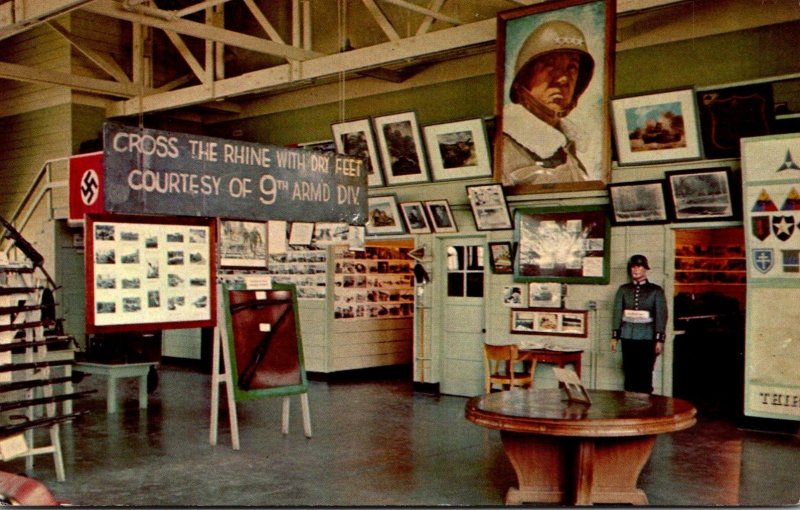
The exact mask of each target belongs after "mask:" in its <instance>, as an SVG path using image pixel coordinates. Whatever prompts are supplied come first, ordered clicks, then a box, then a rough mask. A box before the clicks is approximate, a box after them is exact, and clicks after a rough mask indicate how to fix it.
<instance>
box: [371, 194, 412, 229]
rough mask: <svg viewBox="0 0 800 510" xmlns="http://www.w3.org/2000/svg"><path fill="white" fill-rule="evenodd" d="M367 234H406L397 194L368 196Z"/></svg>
mask: <svg viewBox="0 0 800 510" xmlns="http://www.w3.org/2000/svg"><path fill="white" fill-rule="evenodd" d="M366 227H367V235H371V236H372V235H389V234H404V233H405V227H404V226H403V220H402V219H400V209H399V208H398V206H397V196H396V195H381V196H376V197H369V198H367V224H366Z"/></svg>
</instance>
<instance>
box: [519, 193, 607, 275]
mask: <svg viewBox="0 0 800 510" xmlns="http://www.w3.org/2000/svg"><path fill="white" fill-rule="evenodd" d="M514 223H515V224H516V230H515V231H514V239H515V241H516V242H517V254H516V256H515V257H514V281H515V282H532V281H539V282H547V281H551V282H562V283H599V284H605V283H608V281H609V278H610V273H609V267H610V261H609V254H610V244H611V243H610V241H611V225H610V222H609V219H608V215H607V212H606V209H605V208H604V207H603V206H593V205H592V206H570V207H541V208H530V209H517V210H516V218H515V220H514Z"/></svg>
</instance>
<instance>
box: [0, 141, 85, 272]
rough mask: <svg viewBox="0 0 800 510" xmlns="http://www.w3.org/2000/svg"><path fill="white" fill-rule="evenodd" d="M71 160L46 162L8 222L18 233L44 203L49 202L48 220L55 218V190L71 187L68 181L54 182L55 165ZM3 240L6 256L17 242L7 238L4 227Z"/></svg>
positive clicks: (60, 159) (0, 240)
mask: <svg viewBox="0 0 800 510" xmlns="http://www.w3.org/2000/svg"><path fill="white" fill-rule="evenodd" d="M65 160H69V157H66V158H56V159H49V160H47V161H45V162H44V164H43V165H42V168H41V169H40V170H39V173H38V174H37V175H36V177H35V178H34V179H33V182H32V183H31V185H30V187H29V188H28V191H27V192H26V193H25V195H24V196H23V197H22V200H20V202H19V205H18V206H17V208H16V209H15V210H14V213H13V214H12V215H11V217H10V218H7V219H6V220H7V221H8V222H9V223H10V224H11V225H13V226H14V228H15V229H16V230H17V231H18V232H23V231H24V230H25V227H26V226H27V225H28V222H29V221H30V219H31V217H32V216H33V214H34V213H35V212H36V211H37V210H38V209H39V206H40V205H41V203H42V202H43V201H45V200H46V201H47V219H48V220H51V219H53V218H54V217H55V214H54V212H53V211H54V208H53V196H52V193H53V190H54V189H59V188H66V187H68V186H69V181H68V180H61V181H54V180H53V164H54V163H56V162H60V161H65ZM2 232H3V235H2V238H1V239H0V246H2V248H1V249H0V251H2V252H3V253H4V254H5V255H6V256H8V254H9V253H10V252H11V250H12V249H13V248H14V245H15V242H14V240H13V239H12V238H9V237H8V236H7V234H8V231H7V229H6V228H5V227H2Z"/></svg>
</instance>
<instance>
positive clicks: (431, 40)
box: [106, 18, 497, 117]
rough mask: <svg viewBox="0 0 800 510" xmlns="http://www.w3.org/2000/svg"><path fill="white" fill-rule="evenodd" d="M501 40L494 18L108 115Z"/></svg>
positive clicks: (153, 99) (117, 106)
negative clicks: (496, 39)
mask: <svg viewBox="0 0 800 510" xmlns="http://www.w3.org/2000/svg"><path fill="white" fill-rule="evenodd" d="M496 36H497V23H496V20H495V19H494V18H491V19H487V20H482V21H476V22H474V23H469V24H466V25H461V26H458V27H453V28H449V29H445V30H439V31H436V32H432V33H429V34H424V35H420V36H415V37H410V38H407V39H401V40H400V41H391V42H387V43H383V44H378V45H374V46H368V47H366V48H359V49H354V50H351V51H347V52H344V53H337V54H335V55H327V56H324V57H319V58H315V59H311V60H307V61H305V62H302V63H301V64H300V65H299V68H297V69H294V70H293V69H292V66H291V65H289V64H282V65H279V66H275V67H270V68H267V69H262V70H259V71H254V72H251V73H247V74H244V75H241V76H236V77H232V78H226V79H224V80H217V81H216V82H214V83H213V87H212V89H211V90H210V89H209V87H208V86H206V85H197V86H191V87H186V88H183V89H180V90H172V91H168V92H163V93H157V94H151V95H148V96H145V97H143V98H141V99H139V98H137V99H135V100H130V101H118V102H116V103H114V104H112V105H111V106H110V107H109V108H108V109H107V111H106V113H107V115H108V116H110V117H119V116H125V115H135V114H139V113H148V112H153V111H162V110H168V109H173V108H180V107H185V106H191V105H196V104H200V103H205V102H209V101H215V100H217V99H222V98H226V97H234V96H238V95H245V94H251V93H263V92H269V91H275V90H280V89H285V88H288V87H290V86H300V85H303V84H311V83H312V82H314V81H315V80H318V79H322V78H330V77H332V76H333V77H335V76H338V74H339V73H348V72H360V71H363V70H369V69H374V68H377V67H382V66H386V65H390V64H393V63H397V62H401V61H410V60H414V59H420V58H423V57H430V56H433V55H436V54H440V53H445V52H449V51H455V50H460V49H464V48H470V47H476V46H486V47H487V48H493V45H494V42H495V38H496ZM487 51H490V50H487Z"/></svg>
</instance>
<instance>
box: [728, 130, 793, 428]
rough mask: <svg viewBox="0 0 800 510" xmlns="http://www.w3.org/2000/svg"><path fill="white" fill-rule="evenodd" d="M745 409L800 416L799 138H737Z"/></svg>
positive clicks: (748, 412)
mask: <svg viewBox="0 0 800 510" xmlns="http://www.w3.org/2000/svg"><path fill="white" fill-rule="evenodd" d="M741 153H742V188H743V189H742V205H743V211H744V230H745V245H746V248H747V256H746V264H747V317H746V329H745V331H746V333H745V381H744V392H745V394H744V414H745V415H746V416H756V417H762V418H778V419H786V420H798V421H800V370H797V363H796V361H797V360H798V359H800V339H798V336H797V324H798V322H800V310H798V309H797V307H796V306H792V304H793V303H796V302H797V301H798V300H800V231H799V230H800V229H798V224H799V223H800V164H798V163H800V135H797V134H791V135H776V136H761V137H753V138H742V140H741Z"/></svg>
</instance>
